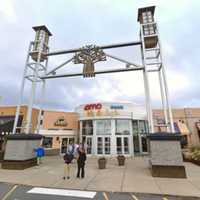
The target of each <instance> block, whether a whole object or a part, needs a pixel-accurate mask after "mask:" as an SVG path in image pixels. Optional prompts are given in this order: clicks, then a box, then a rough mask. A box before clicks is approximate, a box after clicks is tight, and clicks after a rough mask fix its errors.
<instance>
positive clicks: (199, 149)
mask: <svg viewBox="0 0 200 200" xmlns="http://www.w3.org/2000/svg"><path fill="white" fill-rule="evenodd" d="M196 150H197V151H200V145H196V146H191V147H190V151H191V152H195V151H196Z"/></svg>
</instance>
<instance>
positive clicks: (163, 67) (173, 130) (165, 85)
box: [157, 25, 175, 133]
mask: <svg viewBox="0 0 200 200" xmlns="http://www.w3.org/2000/svg"><path fill="white" fill-rule="evenodd" d="M157 33H158V34H159V29H158V25H157ZM158 45H159V49H160V59H161V60H162V65H161V68H160V71H161V74H162V77H163V86H164V91H165V97H166V104H167V111H168V115H169V123H170V129H171V132H172V133H175V129H174V121H173V116H172V108H171V104H170V102H169V89H168V85H167V77H166V71H165V66H164V64H163V58H162V47H161V43H160V40H159V38H158Z"/></svg>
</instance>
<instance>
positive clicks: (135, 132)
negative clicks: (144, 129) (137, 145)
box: [132, 120, 138, 135]
mask: <svg viewBox="0 0 200 200" xmlns="http://www.w3.org/2000/svg"><path fill="white" fill-rule="evenodd" d="M132 124H133V135H137V134H138V121H137V120H133V122H132Z"/></svg>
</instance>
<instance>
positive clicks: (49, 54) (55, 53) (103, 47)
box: [46, 41, 141, 56]
mask: <svg viewBox="0 0 200 200" xmlns="http://www.w3.org/2000/svg"><path fill="white" fill-rule="evenodd" d="M135 45H141V42H140V41H136V42H128V43H120V44H111V45H104V46H100V47H99V48H100V49H111V48H119V47H128V46H135ZM80 50H81V48H78V49H69V50H63V51H54V52H49V53H47V54H46V55H47V56H55V55H61V54H67V53H76V52H79V51H80Z"/></svg>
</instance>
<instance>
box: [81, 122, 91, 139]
mask: <svg viewBox="0 0 200 200" xmlns="http://www.w3.org/2000/svg"><path fill="white" fill-rule="evenodd" d="M82 130H83V135H93V121H92V120H86V121H83V128H82Z"/></svg>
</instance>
